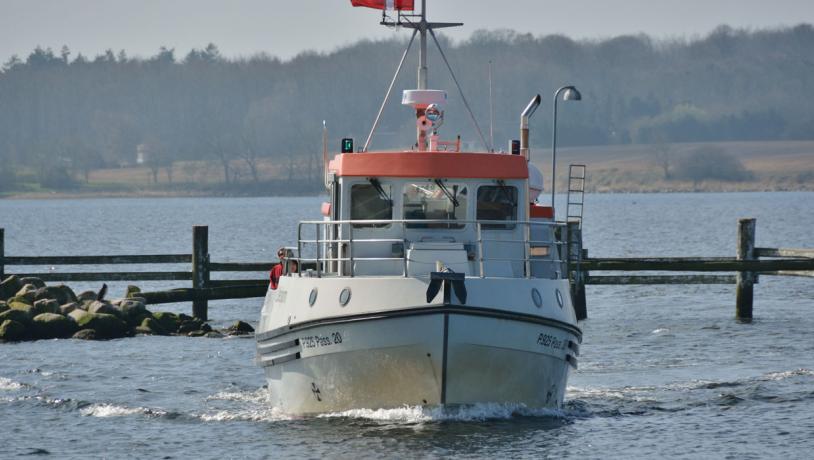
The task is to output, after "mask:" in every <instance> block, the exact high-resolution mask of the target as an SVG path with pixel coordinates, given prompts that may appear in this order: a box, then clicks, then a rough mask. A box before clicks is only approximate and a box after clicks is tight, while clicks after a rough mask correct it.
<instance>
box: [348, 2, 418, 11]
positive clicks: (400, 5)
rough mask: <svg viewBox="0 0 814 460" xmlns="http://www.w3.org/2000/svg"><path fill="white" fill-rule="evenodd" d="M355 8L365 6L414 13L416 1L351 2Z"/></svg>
mask: <svg viewBox="0 0 814 460" xmlns="http://www.w3.org/2000/svg"><path fill="white" fill-rule="evenodd" d="M350 4H351V5H353V6H364V7H367V8H375V9H377V10H384V9H396V10H403V11H404V10H406V11H413V4H414V0H350Z"/></svg>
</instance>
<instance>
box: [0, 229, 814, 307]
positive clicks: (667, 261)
mask: <svg viewBox="0 0 814 460" xmlns="http://www.w3.org/2000/svg"><path fill="white" fill-rule="evenodd" d="M755 229H756V221H755V219H741V220H740V221H739V222H738V236H737V251H736V256H735V257H669V258H667V257H662V258H589V257H587V253H588V251H587V250H586V249H584V248H583V247H582V234H581V230H580V228H579V225H578V224H575V223H570V224H569V228H568V233H569V254H572V255H573V254H578V255H579V257H569V267H568V273H569V279H570V281H571V289H572V299H573V302H574V308H575V310H576V314H577V318H578V319H580V320H582V319H585V318H587V317H588V311H587V302H586V296H585V286H586V285H592V284H595V285H636V284H639V285H649V284H735V286H736V295H735V316H736V318H738V319H740V320H750V319H751V318H752V310H753V308H752V307H753V298H754V285H755V284H756V283H757V282H758V279H759V278H758V277H759V275H791V276H811V277H814V249H786V248H761V247H755ZM4 236H5V235H4V229H2V228H0V279H3V278H4V277H5V276H6V272H5V267H6V266H12V265H18V266H43V265H48V266H51V265H60V266H62V265H119V264H187V263H188V264H191V270H190V271H117V272H61V271H51V272H39V273H15V274H16V275H18V276H21V277H24V276H36V277H38V278H40V279H42V280H43V281H46V282H52V281H62V282H70V281H191V282H192V286H191V288H180V289H173V290H170V291H158V292H143V293H141V294H139V295H140V296H142V297H144V298H145V299H146V301H147V303H148V304H160V303H175V302H192V314H193V316H195V317H198V318H201V319H204V320H207V319H208V301H209V300H220V299H240V298H252V297H263V296H265V295H266V292H267V290H268V279H267V278H266V276H265V274H266V273H268V271H269V270H270V268H271V267H272V266H273V265H274V264H275V262H251V263H245V262H244V263H233V262H229V263H218V262H212V261H211V260H210V258H209V228H208V227H206V226H195V227H193V228H192V253H191V254H154V255H109V256H14V257H12V256H6V255H5V251H4ZM652 271H656V272H665V271H666V272H694V273H693V274H684V275H676V274H670V275H642V274H638V273H637V272H652ZM213 272H256V273H257V272H262V273H263V274H264V277H263V278H262V279H253V280H213V279H211V276H210V275H211V273H213ZM596 272H626V273H625V274H623V275H599V276H598V275H595V273H596ZM699 272H702V273H704V274H698V273H699ZM710 272H730V274H726V275H721V274H717V275H711V274H709V273H710ZM592 273H594V274H592ZM631 273H634V274H631ZM731 273H735V274H734V275H733V274H731Z"/></svg>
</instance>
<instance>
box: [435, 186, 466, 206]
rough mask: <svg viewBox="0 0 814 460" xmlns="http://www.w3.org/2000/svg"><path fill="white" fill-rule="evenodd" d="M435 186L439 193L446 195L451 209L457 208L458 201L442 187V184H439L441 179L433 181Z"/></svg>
mask: <svg viewBox="0 0 814 460" xmlns="http://www.w3.org/2000/svg"><path fill="white" fill-rule="evenodd" d="M435 185H437V186H438V188H440V189H441V191H442V192H444V195H446V196H447V198H449V201H451V202H452V207H453V208H457V207H458V206H460V205H461V203H459V202H458V199H457V198H455V195H453V194H452V192H450V191H449V189H448V188H447V186H446V185H444V183H443V182H441V179H435Z"/></svg>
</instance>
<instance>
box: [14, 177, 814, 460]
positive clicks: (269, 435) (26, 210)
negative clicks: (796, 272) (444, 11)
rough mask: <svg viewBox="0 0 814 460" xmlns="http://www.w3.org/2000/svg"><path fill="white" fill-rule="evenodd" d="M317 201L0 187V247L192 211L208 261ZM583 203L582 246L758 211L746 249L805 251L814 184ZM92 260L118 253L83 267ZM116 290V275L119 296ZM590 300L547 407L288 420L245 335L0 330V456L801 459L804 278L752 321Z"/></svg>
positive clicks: (100, 232)
mask: <svg viewBox="0 0 814 460" xmlns="http://www.w3.org/2000/svg"><path fill="white" fill-rule="evenodd" d="M321 201H322V199H321V198H298V199H291V198H283V199H275V198H253V199H200V198H195V199H160V200H155V199H99V200H96V199H93V200H44V201H0V227H5V228H6V254H8V255H46V254H63V255H73V254H104V253H156V254H160V253H188V252H190V247H191V244H192V243H191V226H192V225H194V224H202V225H209V226H210V251H211V253H212V259H213V260H215V261H265V260H270V259H272V255H273V253H274V249H275V248H276V247H278V246H281V245H284V244H291V243H292V242H293V237H294V233H293V228H294V227H293V224H294V222H295V221H296V220H298V219H306V218H313V217H316V216H318V205H319V203H320V202H321ZM586 202H587V204H586V224H585V225H586V229H585V239H586V247H587V248H589V249H590V253H591V255H592V256H634V255H636V256H658V255H665V256H669V255H672V256H678V255H721V256H728V255H732V254H734V251H735V235H736V222H737V219H738V218H739V217H756V218H757V219H758V226H757V228H758V230H757V242H758V245H759V246H768V247H773V246H784V247H814V238H812V237H811V233H810V229H811V228H814V194H812V193H748V194H670V195H589V196H588V197H587V200H586ZM54 268H55V269H56V270H68V269H69V268H70V269H71V270H74V269H78V267H54ZM107 268H115V267H101V268H100V267H94V268H90V267H85V268H84V269H86V270H101V269H107ZM119 268H120V267H119ZM141 268H145V269H149V268H156V267H148V266H145V267H141ZM160 268H161V269H167V267H166V266H165V267H160ZM177 268H178V269H186V268H187V267H183V266H179V267H177ZM259 275H261V274H255V275H254V277H257V276H259ZM231 276H234V275H231ZM173 285H177V284H174V283H142V286H143V287H149V288H151V289H152V288H156V289H157V288H161V287H170V286H173ZM75 286H76V287H77V288H78V289H86V288H94V289H98V287H99V286H98V283H83V284H75ZM123 289H124V283H114V284H111V292H112V293H113V294H114V295H116V294H120V293H121V292H122V291H123ZM260 304H261V301H260V299H249V300H239V301H221V302H213V303H212V305H211V306H210V315H211V316H212V317H213V318H214V321H213V322H214V323H215V324H216V325H220V326H223V325H226V324H228V323H230V322H232V321H234V320H236V319H248V320H252V321H254V320H255V319H256V318H257V316H258V314H259V310H260ZM167 309H173V310H176V311H185V312H187V313H188V312H189V310H190V306H189V305H171V306H168V307H167ZM588 311H589V316H590V318H589V319H588V320H587V321H585V322H583V323H582V325H581V327H582V328H583V331H584V336H585V340H584V342H583V345H582V348H581V351H582V356H581V357H580V369H579V370H578V371H577V372H575V373H573V374H572V377H571V380H570V382H569V384H570V385H569V388H568V391H567V394H566V399H567V402H566V404H565V407H564V408H563V409H562V410H558V411H534V410H528V409H526V408H523V407H513V406H499V405H483V406H476V407H471V408H463V409H458V410H454V411H442V410H440V409H438V408H415V407H405V408H400V409H394V410H358V411H351V412H347V413H341V414H324V415H322V416H319V417H308V418H297V417H291V416H289V415H287V414H284V413H281V412H280V411H279V410H277V409H275V408H274V407H272V406H271V405H270V404H269V402H268V399H267V397H266V393H265V391H264V389H263V388H262V386H263V384H264V382H263V377H262V373H261V371H260V369H259V368H257V367H255V366H254V365H253V362H252V360H253V356H254V341H253V340H251V339H239V338H231V339H200V338H199V339H191V338H184V337H136V338H131V339H124V340H117V341H111V342H81V341H73V340H60V341H56V340H54V341H38V342H30V343H20V344H3V345H0V421H2V423H0V446H2V452H3V453H2V454H0V456H1V457H6V456H8V457H13V456H20V455H27V454H51V456H54V457H58V458H79V457H83V458H87V457H90V458H97V457H107V458H121V457H133V456H136V457H147V458H161V457H164V458H186V457H193V456H195V457H202V458H265V457H268V458H276V457H294V456H296V457H300V458H324V457H333V458H346V457H382V456H384V457H400V458H403V457H408V458H426V457H438V456H452V457H467V458H473V457H500V458H506V457H526V458H541V457H552V458H557V457H560V458H561V457H566V456H569V457H570V456H572V457H584V458H629V457H648V458H652V457H667V456H670V457H677V458H699V457H715V458H723V457H729V458H738V459H740V458H765V457H766V456H769V457H772V458H780V457H789V458H807V457H809V456H810V452H811V450H812V449H813V448H814V417H812V416H811V414H812V413H814V338H812V334H811V331H812V330H814V317H813V316H812V313H814V280H811V279H805V278H773V277H766V276H764V277H762V278H761V280H760V284H759V285H758V286H757V287H756V288H755V321H754V322H753V323H752V324H738V323H736V322H735V321H734V320H733V319H732V318H733V315H734V287H732V286H640V287H636V286H629V287H607V286H602V287H597V286H589V287H588Z"/></svg>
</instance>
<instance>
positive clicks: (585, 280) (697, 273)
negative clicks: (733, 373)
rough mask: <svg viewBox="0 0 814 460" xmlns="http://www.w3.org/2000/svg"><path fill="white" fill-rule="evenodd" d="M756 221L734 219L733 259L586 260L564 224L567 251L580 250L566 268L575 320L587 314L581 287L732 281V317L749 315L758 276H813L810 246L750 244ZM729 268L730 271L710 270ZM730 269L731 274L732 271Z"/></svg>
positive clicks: (577, 233) (575, 231) (574, 231)
mask: <svg viewBox="0 0 814 460" xmlns="http://www.w3.org/2000/svg"><path fill="white" fill-rule="evenodd" d="M756 227H757V221H756V220H755V219H740V220H739V221H738V233H737V249H736V254H735V257H631V258H590V257H588V251H587V250H584V249H583V248H582V233H581V230H580V229H579V228H578V224H575V223H569V234H570V235H571V242H572V244H571V245H570V246H569V247H571V248H572V250H575V251H580V257H579V258H576V259H575V260H574V261H573V262H572V263H571V266H570V267H569V278H570V280H571V294H572V298H573V301H574V308H575V310H576V312H577V318H578V319H585V318H587V317H588V312H587V305H586V300H585V285H590V284H596V285H654V284H734V285H735V317H736V318H737V319H738V320H743V321H749V320H751V319H752V309H753V308H752V307H753V304H754V285H755V284H757V283H758V280H759V276H760V275H771V276H807V277H814V249H797V248H763V247H756V246H755V230H756ZM597 271H599V272H625V274H623V275H599V276H597V275H592V274H591V272H597ZM640 272H693V274H683V275H676V274H669V275H663V274H659V275H645V274H641V273H640ZM715 272H718V273H720V272H729V274H725V275H723V274H714V275H713V274H710V273H715ZM732 273H734V274H732Z"/></svg>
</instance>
